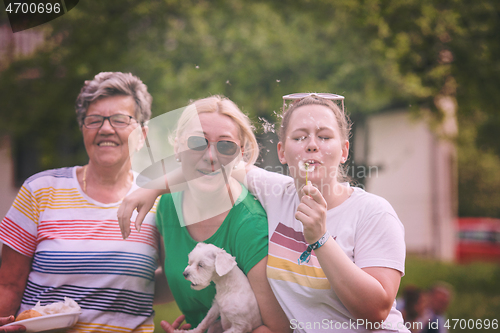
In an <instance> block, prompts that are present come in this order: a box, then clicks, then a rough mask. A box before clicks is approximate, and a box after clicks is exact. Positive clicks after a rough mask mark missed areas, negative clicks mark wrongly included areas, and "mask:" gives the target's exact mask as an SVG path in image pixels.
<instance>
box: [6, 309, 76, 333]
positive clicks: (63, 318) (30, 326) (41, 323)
mask: <svg viewBox="0 0 500 333" xmlns="http://www.w3.org/2000/svg"><path fill="white" fill-rule="evenodd" d="M80 314H81V312H73V313H58V314H53V315H45V316H41V317H35V318H30V319H25V320H20V321H15V322H13V323H10V324H7V325H3V326H2V327H7V326H14V325H23V326H24V327H26V332H28V333H30V332H45V331H52V330H60V329H63V328H68V327H71V326H73V325H75V324H76V322H77V321H78V317H80Z"/></svg>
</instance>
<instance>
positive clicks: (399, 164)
mask: <svg viewBox="0 0 500 333" xmlns="http://www.w3.org/2000/svg"><path fill="white" fill-rule="evenodd" d="M0 10H1V13H0V120H1V121H0V199H1V200H0V214H1V215H5V213H6V212H7V210H8V208H9V207H10V205H11V204H12V202H13V200H14V197H15V195H16V193H17V191H18V189H19V187H20V185H21V184H22V183H23V181H24V180H25V179H26V178H27V177H29V176H30V175H32V174H34V173H36V172H39V171H42V170H45V169H49V168H56V167H63V166H71V165H75V164H85V163H86V162H87V161H86V154H85V150H84V146H83V142H82V139H81V133H80V132H79V128H78V125H77V122H76V118H75V113H74V101H75V99H76V96H77V95H78V93H79V91H80V88H81V86H82V84H83V82H84V80H87V79H91V78H92V77H93V76H94V75H95V74H97V73H99V72H101V71H122V72H131V73H133V74H135V75H137V76H138V77H140V78H141V79H142V81H143V82H144V83H145V84H146V85H147V86H148V89H149V91H150V93H151V94H152V95H153V99H154V100H153V116H158V115H160V114H163V113H165V112H168V111H170V110H174V109H177V108H179V107H182V106H185V105H186V104H187V103H189V101H190V100H192V99H197V98H202V97H206V96H208V95H211V94H222V95H225V96H227V97H229V98H230V99H232V100H233V101H235V102H236V103H237V104H238V105H239V106H240V108H241V109H242V110H243V111H244V112H246V113H247V114H248V115H249V116H250V117H251V119H252V120H253V121H254V124H255V126H256V127H257V133H258V135H259V138H260V143H261V145H262V155H261V158H260V160H259V163H260V165H261V166H262V167H266V168H268V169H269V170H275V171H281V170H282V168H281V166H280V164H279V162H278V161H277V158H276V154H275V150H276V143H277V139H276V135H275V133H274V127H273V124H274V123H276V121H278V120H279V115H280V112H281V108H282V96H283V95H285V94H289V93H295V92H332V93H337V94H340V95H344V96H345V97H346V100H345V105H346V111H347V112H348V113H349V114H350V116H351V119H352V120H353V122H354V127H353V135H352V138H351V152H350V160H349V163H350V164H349V167H348V168H347V170H346V172H347V174H348V175H349V176H350V177H351V178H352V180H353V182H355V183H356V184H357V185H358V186H361V187H363V188H365V189H366V190H367V191H370V192H373V193H375V194H378V195H381V196H383V197H385V198H386V199H387V200H389V202H390V203H391V204H392V205H393V206H394V208H395V209H396V211H397V213H398V215H399V217H400V219H401V221H402V222H403V224H404V225H405V229H406V243H407V250H408V259H407V272H406V276H405V277H403V279H402V285H401V290H404V288H405V287H406V286H408V285H416V286H418V287H419V288H421V289H422V290H426V289H428V288H430V287H431V286H432V285H433V284H434V283H435V282H436V281H444V282H446V283H448V284H449V285H450V286H451V287H452V288H453V297H452V300H451V304H450V306H449V308H448V309H447V316H448V317H449V318H458V319H490V320H493V319H495V318H496V319H500V318H499V317H498V314H499V313H500V265H499V263H500V136H499V130H500V111H499V107H500V94H499V93H498V90H499V88H500V43H499V42H498V41H499V38H500V2H499V1H497V0H483V1H466V0H443V1H432V0H406V1H400V0H387V1H379V0H317V1H306V0H292V1H282V0H274V1H243V0H231V1H229V0H228V1H224V0H219V1H201V0H198V1H197V0H162V1H160V0H149V1H147V2H139V1H131V0H120V1H118V0H107V1H93V0H86V1H84V0H82V1H80V2H79V3H78V5H77V6H76V7H75V8H74V9H72V10H70V11H69V12H68V13H67V14H65V15H63V16H62V17H60V18H58V19H56V20H54V21H51V22H49V23H46V24H43V25H41V26H38V27H35V28H31V29H28V30H24V31H21V32H17V33H13V32H12V30H11V27H10V24H9V21H8V18H7V15H6V11H5V7H4V5H3V4H0ZM176 311H177V310H175V309H172V308H171V307H166V308H165V307H158V309H157V312H158V315H157V317H159V318H160V317H162V318H167V319H168V318H175V317H176V315H177V312H176ZM450 331H452V332H453V331H454V330H453V329H451V330H450ZM456 331H458V330H456ZM469 331H470V330H469Z"/></svg>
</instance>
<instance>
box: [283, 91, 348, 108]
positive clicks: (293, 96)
mask: <svg viewBox="0 0 500 333" xmlns="http://www.w3.org/2000/svg"><path fill="white" fill-rule="evenodd" d="M309 96H315V97H319V98H324V99H330V100H333V101H340V102H341V109H342V112H344V96H341V95H336V94H330V93H296V94H289V95H285V96H283V110H285V107H286V101H299V100H301V99H303V98H306V97H309Z"/></svg>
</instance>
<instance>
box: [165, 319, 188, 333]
mask: <svg viewBox="0 0 500 333" xmlns="http://www.w3.org/2000/svg"><path fill="white" fill-rule="evenodd" d="M185 318H186V316H184V315H182V316H179V317H178V318H177V319H176V320H174V322H173V323H172V325H170V323H168V322H167V321H165V320H162V321H161V323H160V325H161V328H163V330H164V331H165V332H167V333H174V331H175V330H188V329H190V328H191V324H184V325H182V326H180V325H181V323H182V322H183V321H184V319H185ZM179 326H180V327H179Z"/></svg>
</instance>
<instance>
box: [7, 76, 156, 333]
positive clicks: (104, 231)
mask: <svg viewBox="0 0 500 333" xmlns="http://www.w3.org/2000/svg"><path fill="white" fill-rule="evenodd" d="M151 101H152V98H151V95H150V94H149V93H148V91H147V87H146V86H145V85H144V83H142V81H141V80H140V79H139V78H137V77H135V76H133V75H132V74H124V73H119V72H116V73H100V74H98V75H96V76H95V77H94V79H93V80H90V81H86V82H85V85H84V86H83V88H82V90H81V92H80V95H79V96H78V98H77V101H76V114H77V118H78V122H79V124H80V128H81V131H82V134H83V141H84V144H85V149H86V151H87V154H88V156H89V162H88V164H86V165H84V166H74V167H69V168H61V169H55V170H48V171H44V172H41V173H38V174H36V175H34V176H32V177H30V178H28V179H27V180H26V181H25V183H24V184H23V186H22V188H21V189H20V191H19V194H18V195H17V197H16V199H15V201H14V203H13V204H12V207H11V208H10V210H9V212H8V213H7V216H6V217H5V218H4V219H3V221H2V222H1V224H0V240H2V241H3V242H4V245H3V252H2V265H1V267H0V295H1V296H0V316H10V315H13V314H15V313H16V312H21V311H24V310H26V309H30V308H32V307H33V306H34V305H35V304H36V303H37V302H38V301H40V302H41V304H42V305H45V304H48V303H52V302H55V301H61V300H62V299H63V298H64V297H70V298H72V299H74V300H75V301H76V302H77V303H78V304H79V305H80V307H81V309H82V314H81V315H80V318H79V321H78V323H77V324H76V326H74V327H73V329H72V332H84V331H85V332H87V331H119V332H131V331H140V332H153V330H154V325H153V308H152V305H153V297H154V275H155V274H154V273H155V269H156V268H157V263H158V244H159V234H158V231H157V229H156V227H155V218H154V214H153V213H148V214H147V216H146V220H147V222H146V223H145V225H144V226H145V228H143V229H142V232H141V234H140V235H139V234H137V233H135V234H132V235H131V237H129V238H128V239H127V240H126V241H124V240H123V239H122V238H121V234H120V228H119V226H118V221H117V218H116V214H117V210H118V207H119V205H120V203H121V201H122V199H123V198H124V197H125V196H126V195H127V194H128V193H131V192H133V191H134V190H135V189H136V185H134V184H135V178H136V176H137V175H136V174H134V173H133V172H132V170H131V160H130V153H129V151H134V150H137V149H139V148H140V147H141V145H142V143H143V142H142V141H141V139H140V138H139V139H137V140H136V141H134V140H129V135H130V134H131V133H132V132H133V131H134V129H136V128H138V127H139V126H141V127H142V131H143V133H144V134H145V133H146V131H147V127H146V126H145V125H144V124H145V122H146V121H147V120H148V119H149V118H150V115H151ZM135 132H137V131H135ZM131 145H133V146H131Z"/></svg>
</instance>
